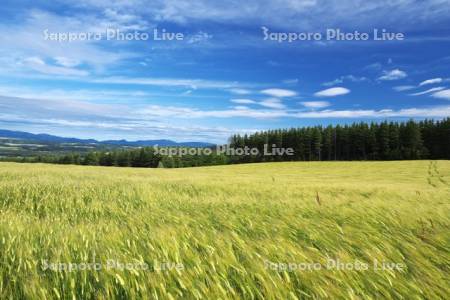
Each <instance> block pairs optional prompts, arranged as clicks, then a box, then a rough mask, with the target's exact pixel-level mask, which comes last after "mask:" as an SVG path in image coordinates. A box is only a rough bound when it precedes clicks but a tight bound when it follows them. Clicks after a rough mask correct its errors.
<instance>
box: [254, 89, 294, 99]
mask: <svg viewBox="0 0 450 300" xmlns="http://www.w3.org/2000/svg"><path fill="white" fill-rule="evenodd" d="M261 93H262V94H265V95H269V96H272V97H277V98H284V97H294V96H297V92H295V91H292V90H285V89H276V88H272V89H266V90H262V91H261Z"/></svg>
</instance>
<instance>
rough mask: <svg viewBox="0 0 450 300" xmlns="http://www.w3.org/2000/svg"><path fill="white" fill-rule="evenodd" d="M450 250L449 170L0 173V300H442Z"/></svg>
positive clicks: (17, 169) (427, 165) (425, 166)
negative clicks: (70, 266)
mask: <svg viewBox="0 0 450 300" xmlns="http://www.w3.org/2000/svg"><path fill="white" fill-rule="evenodd" d="M449 253H450V162H449V161H437V162H435V161H414V162H407V161H404V162H329V163H324V162H322V163H321V162H316V163H305V162H303V163H272V164H254V165H234V166H222V167H207V168H192V169H128V168H120V169H118V168H101V167H81V166H51V165H39V164H33V165H28V164H13V163H0V299H45V298H47V299H58V298H60V299H114V298H117V299H127V298H130V299H139V298H141V299H175V298H180V299H181V298H182V299H228V298H231V299H238V298H244V299H297V298H298V299H319V298H320V299H322V298H328V299H337V298H353V299H380V298H386V299H402V298H404V299H445V298H447V297H448V295H450V287H449V286H450V285H449V284H448V283H449V279H450V277H449V276H450V275H449V274H450V257H449V255H450V254H449ZM330 259H332V260H339V261H340V262H343V263H348V264H350V265H355V262H362V263H367V264H368V265H369V268H368V270H359V271H358V270H348V269H345V270H340V269H337V268H327V267H326V266H327V262H329V260H330ZM111 260H114V261H119V262H123V263H133V264H134V265H133V267H130V268H128V269H125V270H121V269H120V268H116V267H111V268H108V267H107V262H108V261H111ZM374 260H376V261H378V262H386V263H396V264H398V265H399V266H400V265H401V266H404V268H402V269H401V270H398V269H395V270H376V269H375V268H374V267H373V262H374ZM93 262H96V263H98V264H100V265H101V269H100V270H94V269H89V270H71V271H69V270H66V271H57V270H52V269H46V268H45V265H46V264H48V263H76V264H78V265H80V264H82V263H93ZM289 264H291V265H290V267H288V268H287V269H286V266H289ZM294 264H295V266H297V267H298V266H299V265H300V264H301V265H307V264H309V265H311V264H318V265H320V266H322V268H321V269H320V270H298V269H297V270H294V269H293V266H294ZM143 265H146V266H149V269H146V270H142V269H139V268H138V267H136V266H143ZM175 266H177V267H175ZM159 268H162V269H163V270H160V269H159ZM164 268H165V269H164Z"/></svg>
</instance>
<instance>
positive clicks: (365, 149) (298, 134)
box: [230, 118, 450, 162]
mask: <svg viewBox="0 0 450 300" xmlns="http://www.w3.org/2000/svg"><path fill="white" fill-rule="evenodd" d="M230 144H231V146H232V147H245V146H247V147H250V148H253V147H256V148H258V149H260V151H261V150H262V149H263V147H264V144H268V145H272V144H275V145H276V146H277V147H283V148H293V149H294V155H293V156H287V155H284V156H259V157H240V158H238V162H250V161H284V160H296V161H297V160H300V161H311V160H409V159H450V118H447V119H444V120H441V121H433V120H425V121H420V122H415V121H412V120H411V121H408V122H406V123H398V122H387V121H386V122H382V123H370V124H367V123H355V124H352V125H344V126H341V125H337V126H327V127H322V126H315V127H304V128H291V129H282V130H269V131H264V132H257V133H255V134H252V135H243V136H241V135H234V136H233V137H231V139H230ZM234 159H236V158H234Z"/></svg>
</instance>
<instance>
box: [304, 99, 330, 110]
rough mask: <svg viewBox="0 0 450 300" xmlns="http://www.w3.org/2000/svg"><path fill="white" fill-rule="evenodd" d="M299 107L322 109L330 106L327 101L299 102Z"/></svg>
mask: <svg viewBox="0 0 450 300" xmlns="http://www.w3.org/2000/svg"><path fill="white" fill-rule="evenodd" d="M300 104H301V105H303V106H304V107H307V108H314V109H315V108H324V107H328V106H330V105H331V103H330V102H328V101H305V102H300Z"/></svg>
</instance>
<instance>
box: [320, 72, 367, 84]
mask: <svg viewBox="0 0 450 300" xmlns="http://www.w3.org/2000/svg"><path fill="white" fill-rule="evenodd" d="M368 80H369V79H368V78H367V77H364V76H361V77H358V76H354V75H345V76H341V77H339V78H336V79H335V80H333V81H329V82H324V83H323V84H322V85H323V86H334V85H338V84H342V83H344V82H345V81H350V82H364V81H368Z"/></svg>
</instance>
